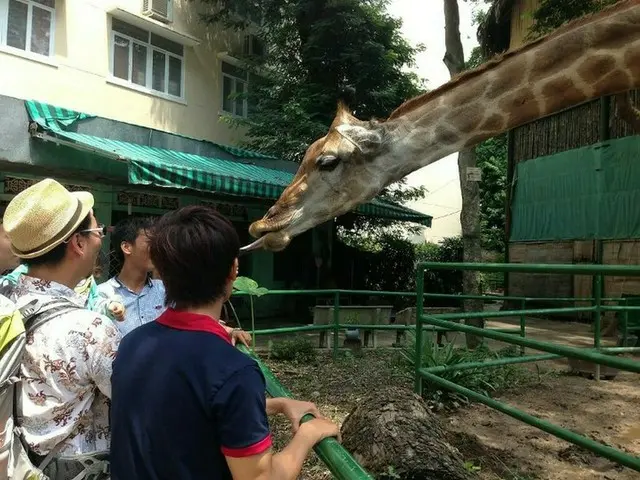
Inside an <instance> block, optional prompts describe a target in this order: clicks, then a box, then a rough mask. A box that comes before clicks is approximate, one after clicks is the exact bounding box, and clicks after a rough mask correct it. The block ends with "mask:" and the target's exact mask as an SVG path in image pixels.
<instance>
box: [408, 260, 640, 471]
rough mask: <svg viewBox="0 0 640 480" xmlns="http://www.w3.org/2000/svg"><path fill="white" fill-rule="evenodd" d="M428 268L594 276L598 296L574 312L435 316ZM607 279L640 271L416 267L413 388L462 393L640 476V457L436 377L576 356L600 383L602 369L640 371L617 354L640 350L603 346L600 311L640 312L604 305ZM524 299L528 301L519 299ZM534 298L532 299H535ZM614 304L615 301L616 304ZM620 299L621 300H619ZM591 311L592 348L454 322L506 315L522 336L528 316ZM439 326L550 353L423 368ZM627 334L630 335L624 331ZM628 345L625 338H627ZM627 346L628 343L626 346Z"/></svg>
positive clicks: (522, 266)
mask: <svg viewBox="0 0 640 480" xmlns="http://www.w3.org/2000/svg"><path fill="white" fill-rule="evenodd" d="M426 269H433V270H438V269H440V270H463V271H464V270H474V271H479V272H504V273H510V272H519V273H547V274H548V273H559V274H572V275H592V276H594V277H595V278H594V284H593V285H594V289H593V290H594V298H592V299H570V300H567V301H578V300H590V301H591V303H592V304H591V306H586V307H572V308H541V309H525V308H524V303H522V304H521V306H522V307H523V308H522V309H521V310H513V311H503V312H471V313H459V314H434V315H425V313H424V300H425V298H428V294H425V293H424V291H423V290H424V271H425V270H426ZM605 275H620V276H640V267H637V266H628V265H565V264H549V265H548V264H492V263H469V264H466V263H436V262H424V263H421V264H419V265H418V268H417V274H416V290H417V299H416V304H417V311H416V359H417V361H416V363H415V389H416V392H417V393H419V394H422V387H423V381H424V380H426V381H429V382H431V383H433V384H435V385H438V386H439V387H442V388H446V389H449V390H452V391H455V392H457V393H461V394H462V395H465V396H466V397H468V398H470V399H472V400H475V401H478V402H480V403H483V404H485V405H487V406H489V407H491V408H494V409H496V410H498V411H500V412H503V413H506V414H507V415H510V416H512V417H514V418H516V419H518V420H520V421H522V422H524V423H527V424H528V425H531V426H534V427H537V428H539V429H540V430H543V431H545V432H548V433H550V434H552V435H554V436H556V437H558V438H561V439H563V440H566V441H568V442H570V443H573V444H575V445H579V446H580V447H582V448H585V449H587V450H590V451H592V452H594V453H596V454H598V455H601V456H603V457H605V458H608V459H609V460H612V461H614V462H617V463H619V464H621V465H624V466H626V467H629V468H631V469H633V470H636V471H638V472H640V458H638V457H635V456H632V455H629V454H628V453H625V452H623V451H621V450H618V449H615V448H612V447H609V446H607V445H604V444H602V443H599V442H596V441H594V440H592V439H590V438H587V437H585V436H583V435H580V434H578V433H576V432H573V431H571V430H568V429H566V428H562V427H560V426H557V425H554V424H552V423H550V422H547V421H546V420H542V419H540V418H538V417H535V416H533V415H530V414H528V413H526V412H524V411H522V410H519V409H517V408H515V407H512V406H510V405H507V404H505V403H502V402H499V401H497V400H495V399H492V398H490V397H488V396H486V395H482V394H480V393H478V392H475V391H472V390H469V389H468V388H465V387H463V386H461V385H457V384H456V383H453V382H450V381H448V380H445V379H443V378H441V377H439V376H438V375H439V374H441V373H443V372H446V371H451V370H460V369H471V368H489V367H495V366H500V365H507V364H511V363H526V362H538V361H543V360H553V359H556V358H565V357H569V358H577V359H581V360H586V361H589V362H593V363H594V364H596V371H595V377H596V380H599V379H600V365H607V366H610V367H613V368H618V369H620V370H626V371H630V372H635V373H640V362H638V361H635V360H632V359H628V358H619V357H616V356H613V355H612V354H615V353H625V352H638V351H640V348H633V347H632V348H625V347H609V348H603V347H602V346H601V336H602V335H601V320H602V313H603V312H605V311H623V312H624V316H625V317H628V311H629V310H636V309H637V308H638V307H635V308H634V307H629V306H627V305H626V302H622V303H625V305H624V306H620V305H618V306H608V305H603V303H604V302H605V301H609V300H612V299H605V298H603V297H602V295H601V292H602V288H601V286H602V282H603V276H605ZM520 300H525V302H526V300H527V299H520ZM531 300H532V299H531ZM614 301H615V300H614ZM618 301H619V299H618ZM579 312H590V313H592V314H593V320H594V321H593V323H594V345H593V348H576V347H569V346H565V345H558V344H554V343H551V342H543V341H539V340H534V339H530V338H526V337H525V336H524V334H523V335H521V336H514V335H507V334H504V333H502V332H498V331H495V330H493V331H492V330H489V329H485V328H479V327H474V326H471V325H466V324H461V323H456V322H455V321H453V320H466V319H473V318H496V317H506V316H520V318H521V327H522V330H523V333H524V326H523V325H524V323H523V322H524V317H525V316H526V315H552V314H557V313H579ZM424 325H427V326H430V327H441V328H446V329H450V330H452V331H458V332H462V333H465V334H472V335H476V336H478V337H483V338H489V339H493V340H498V341H501V342H505V343H508V344H512V345H519V346H520V347H521V349H522V350H521V352H522V353H524V350H523V349H524V347H527V348H531V349H534V350H538V351H542V352H546V353H545V354H540V355H529V356H524V355H523V356H520V357H515V358H501V359H497V360H493V361H487V362H469V363H466V364H459V365H454V366H437V367H432V368H422V357H423V345H424V341H423V326H424ZM624 335H625V336H626V333H624ZM625 342H626V340H625ZM625 345H626V343H625Z"/></svg>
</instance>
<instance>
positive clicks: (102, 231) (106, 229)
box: [78, 223, 109, 238]
mask: <svg viewBox="0 0 640 480" xmlns="http://www.w3.org/2000/svg"><path fill="white" fill-rule="evenodd" d="M94 232H95V233H97V234H98V236H99V237H100V238H104V236H105V235H106V234H107V233H108V232H109V227H107V226H105V225H104V224H102V223H99V224H98V226H97V227H96V228H87V229H86V230H80V231H79V232H78V233H94Z"/></svg>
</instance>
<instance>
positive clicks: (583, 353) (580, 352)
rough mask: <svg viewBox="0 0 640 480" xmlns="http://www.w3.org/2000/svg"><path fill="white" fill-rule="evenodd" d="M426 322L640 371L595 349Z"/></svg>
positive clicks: (435, 320) (432, 319)
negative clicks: (590, 349)
mask: <svg viewBox="0 0 640 480" xmlns="http://www.w3.org/2000/svg"><path fill="white" fill-rule="evenodd" d="M424 322H425V323H428V324H430V325H435V326H438V327H443V328H450V329H451V330H455V331H459V332H464V333H471V334H473V335H478V336H480V337H486V338H491V339H493V340H499V341H501V342H505V343H509V344H513V345H520V346H523V347H527V348H533V349H534V350H540V351H542V352H548V353H555V354H558V355H562V356H564V357H572V358H579V359H581V360H587V361H590V362H594V363H598V364H600V365H607V366H609V367H613V368H618V369H620V370H626V371H629V372H635V373H640V362H637V361H634V360H631V359H627V358H618V357H614V356H611V355H605V354H602V353H597V352H595V351H589V350H585V349H580V348H577V347H567V346H565V345H556V344H553V343H549V342H542V341H540V340H534V339H532V338H528V337H520V336H516V335H508V334H505V333H500V332H492V331H491V330H487V329H485V328H478V327H472V326H471V325H464V324H461V323H456V322H448V321H446V320H441V319H439V318H436V317H429V316H426V317H425V318H424Z"/></svg>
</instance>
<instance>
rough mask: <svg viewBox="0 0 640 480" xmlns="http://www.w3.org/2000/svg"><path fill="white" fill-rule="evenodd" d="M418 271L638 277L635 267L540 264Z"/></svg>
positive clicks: (426, 265)
mask: <svg viewBox="0 0 640 480" xmlns="http://www.w3.org/2000/svg"><path fill="white" fill-rule="evenodd" d="M418 268H419V269H425V270H426V269H429V270H473V271H477V272H521V273H563V274H573V275H599V274H602V275H619V276H630V277H637V276H640V266H636V265H595V264H593V265H592V264H578V265H575V264H562V263H556V264H540V263H459V262H451V263H449V262H447V263H443V262H420V263H419V264H418Z"/></svg>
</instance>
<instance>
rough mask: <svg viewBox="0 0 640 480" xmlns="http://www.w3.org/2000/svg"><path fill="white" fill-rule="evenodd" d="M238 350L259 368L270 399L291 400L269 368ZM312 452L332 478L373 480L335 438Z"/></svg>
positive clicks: (246, 351) (245, 351) (307, 417)
mask: <svg viewBox="0 0 640 480" xmlns="http://www.w3.org/2000/svg"><path fill="white" fill-rule="evenodd" d="M238 348H239V349H240V350H241V351H242V352H244V353H246V354H247V355H250V356H252V357H253V359H254V360H255V361H256V362H257V363H258V365H259V366H260V370H262V373H263V374H264V378H265V381H266V384H267V393H268V394H269V395H270V396H272V397H286V398H293V395H291V392H290V391H289V390H287V388H285V387H284V386H283V385H282V384H281V383H280V382H279V381H278V379H276V377H275V375H274V374H273V372H271V370H269V368H268V367H267V366H266V365H265V364H264V363H262V362H261V361H260V359H259V358H258V357H257V356H255V355H253V354H252V353H251V352H250V351H249V349H248V348H246V347H244V346H243V345H239V346H238ZM313 418H314V417H313V415H305V416H304V417H303V418H302V421H301V423H304V422H308V421H310V420H313ZM313 450H314V451H315V452H316V454H317V455H318V457H319V458H320V460H322V461H323V462H324V464H325V465H326V466H327V467H328V468H329V471H330V472H331V474H332V475H333V477H334V478H337V479H338V480H373V477H372V476H371V475H369V473H368V472H367V471H366V470H365V469H364V468H362V467H361V466H360V464H359V463H358V462H356V461H355V459H354V458H353V457H352V456H351V454H350V453H349V452H347V451H346V450H345V448H344V447H343V446H342V445H340V443H339V442H338V441H337V440H336V439H335V438H325V439H324V440H322V441H321V442H319V443H318V444H317V445H316V446H315V447H313Z"/></svg>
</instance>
